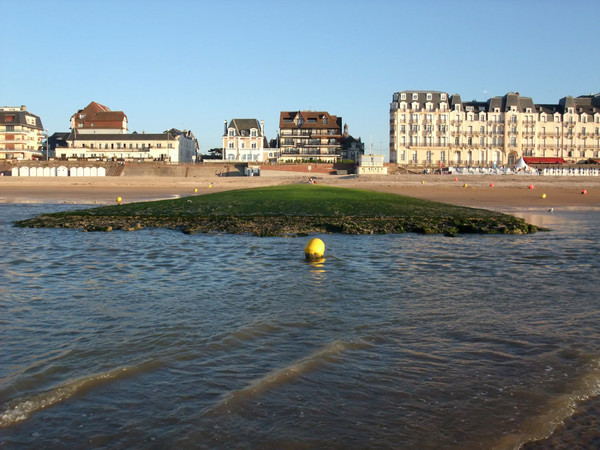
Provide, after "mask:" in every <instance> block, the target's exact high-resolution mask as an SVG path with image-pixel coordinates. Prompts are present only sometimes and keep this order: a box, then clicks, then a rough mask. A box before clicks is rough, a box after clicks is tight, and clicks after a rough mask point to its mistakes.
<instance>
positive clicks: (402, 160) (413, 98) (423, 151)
mask: <svg viewBox="0 0 600 450" xmlns="http://www.w3.org/2000/svg"><path fill="white" fill-rule="evenodd" d="M520 157H524V158H525V159H526V160H529V162H530V163H557V162H559V163H562V162H577V161H581V160H585V159H598V158H600V94H596V95H583V96H580V97H571V96H567V97H564V98H562V99H560V101H559V102H558V103H557V104H550V105H547V104H543V105H538V104H535V103H534V102H533V100H532V99H531V97H523V96H521V95H519V93H512V92H511V93H508V94H506V95H505V96H503V97H492V98H490V99H489V100H487V101H484V102H478V101H470V102H465V101H462V100H461V98H460V95H458V94H454V95H449V94H448V93H446V92H439V91H401V92H396V93H395V94H394V95H393V98H392V103H391V104H390V162H392V163H397V164H400V165H406V166H415V167H439V166H442V165H444V166H448V165H450V166H452V165H472V166H492V165H494V164H495V165H498V166H500V165H512V164H515V163H516V162H517V161H518V159H519V158H520Z"/></svg>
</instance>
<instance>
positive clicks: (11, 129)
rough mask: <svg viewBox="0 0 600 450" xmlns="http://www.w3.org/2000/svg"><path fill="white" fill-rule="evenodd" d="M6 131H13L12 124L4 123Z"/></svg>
mask: <svg viewBox="0 0 600 450" xmlns="http://www.w3.org/2000/svg"><path fill="white" fill-rule="evenodd" d="M6 131H15V126H14V125H6Z"/></svg>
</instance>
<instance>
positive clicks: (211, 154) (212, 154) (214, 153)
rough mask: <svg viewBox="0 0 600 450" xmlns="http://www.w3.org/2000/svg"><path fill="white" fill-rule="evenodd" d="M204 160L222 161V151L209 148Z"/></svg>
mask: <svg viewBox="0 0 600 450" xmlns="http://www.w3.org/2000/svg"><path fill="white" fill-rule="evenodd" d="M206 159H223V149H222V148H211V149H210V150H209V151H208V156H206Z"/></svg>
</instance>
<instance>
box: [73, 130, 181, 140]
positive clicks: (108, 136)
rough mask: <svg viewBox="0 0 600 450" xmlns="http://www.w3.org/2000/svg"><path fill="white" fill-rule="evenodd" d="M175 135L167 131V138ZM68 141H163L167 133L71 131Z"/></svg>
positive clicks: (172, 137)
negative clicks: (92, 132) (93, 132)
mask: <svg viewBox="0 0 600 450" xmlns="http://www.w3.org/2000/svg"><path fill="white" fill-rule="evenodd" d="M175 138H176V136H174V135H173V134H171V133H169V139H175ZM66 139H67V140H68V141H72V140H74V139H75V140H77V141H140V142H142V141H163V140H166V139H167V133H136V132H133V133H128V134H123V133H98V134H91V133H73V132H71V134H69V136H68V137H67V138H66Z"/></svg>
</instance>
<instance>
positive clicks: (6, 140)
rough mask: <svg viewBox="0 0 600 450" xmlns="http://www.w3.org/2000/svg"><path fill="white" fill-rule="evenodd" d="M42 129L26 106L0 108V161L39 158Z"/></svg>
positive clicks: (38, 119) (38, 120) (40, 123)
mask: <svg viewBox="0 0 600 450" xmlns="http://www.w3.org/2000/svg"><path fill="white" fill-rule="evenodd" d="M43 137H44V127H43V125H42V121H41V119H40V118H39V117H38V116H36V115H35V114H31V113H30V112H29V111H27V107H26V106H20V107H19V106H3V107H0V159H35V158H41V157H42V156H43V153H42V139H43Z"/></svg>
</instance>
